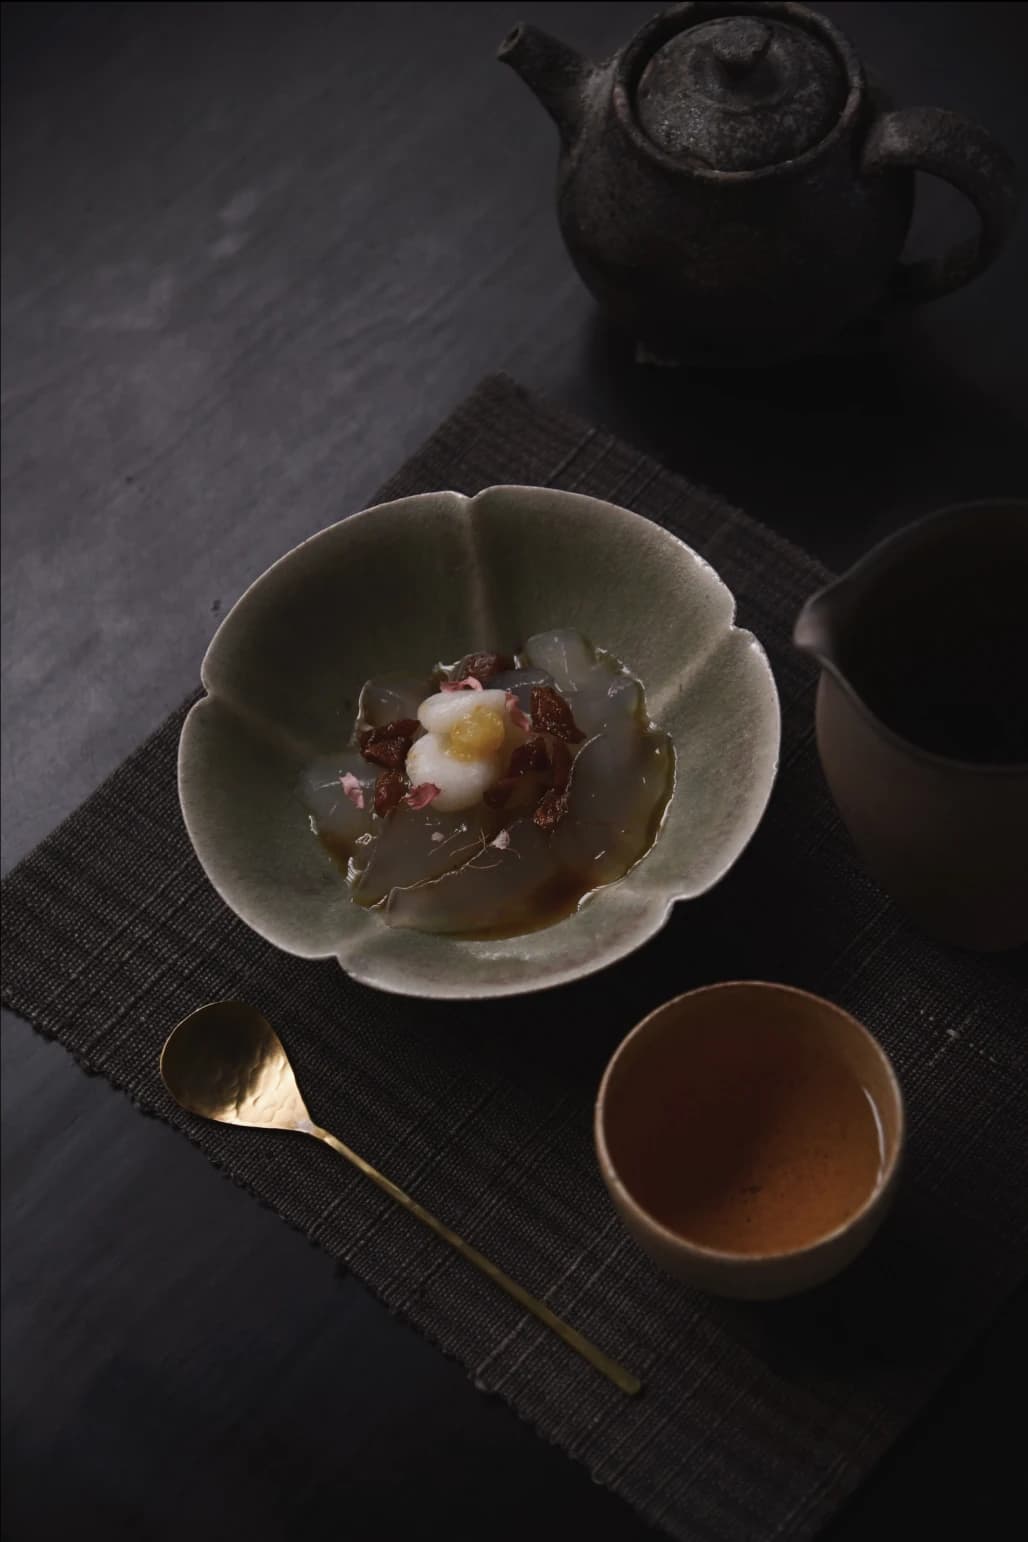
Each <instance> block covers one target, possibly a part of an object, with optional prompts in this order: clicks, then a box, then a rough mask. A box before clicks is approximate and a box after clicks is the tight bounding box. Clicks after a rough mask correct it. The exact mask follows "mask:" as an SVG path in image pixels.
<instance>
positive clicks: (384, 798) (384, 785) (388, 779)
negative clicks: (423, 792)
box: [375, 771, 407, 815]
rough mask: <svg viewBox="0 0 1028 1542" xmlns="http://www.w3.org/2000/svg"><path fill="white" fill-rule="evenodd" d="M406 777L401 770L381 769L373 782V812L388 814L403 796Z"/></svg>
mask: <svg viewBox="0 0 1028 1542" xmlns="http://www.w3.org/2000/svg"><path fill="white" fill-rule="evenodd" d="M406 786H407V778H406V777H405V776H404V774H403V772H402V771H381V772H379V775H378V780H377V781H376V783H375V813H376V814H383V815H384V814H388V813H389V810H390V809H394V808H395V807H396V805H397V804H398V803H399V801H400V799H401V798H402V797H403V794H404V790H405V789H406Z"/></svg>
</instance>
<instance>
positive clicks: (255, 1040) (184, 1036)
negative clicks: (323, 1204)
mask: <svg viewBox="0 0 1028 1542" xmlns="http://www.w3.org/2000/svg"><path fill="white" fill-rule="evenodd" d="M161 1077H162V1078H163V1081H164V1085H165V1086H166V1087H167V1089H168V1091H169V1092H170V1093H171V1095H172V1097H173V1098H174V1099H175V1101H176V1103H178V1104H180V1105H181V1106H182V1107H183V1108H184V1109H186V1110H188V1112H189V1113H191V1114H200V1115H201V1116H202V1117H203V1118H204V1119H218V1120H220V1121H221V1123H222V1124H241V1125H248V1126H249V1127H250V1128H251V1129H257V1130H296V1131H298V1132H299V1133H300V1134H302V1135H313V1136H315V1137H316V1138H317V1139H318V1140H323V1141H324V1142H325V1144H326V1145H327V1146H331V1147H332V1150H333V1151H338V1153H339V1155H340V1156H341V1157H345V1158H346V1160H347V1161H348V1162H352V1163H353V1165H354V1167H357V1168H359V1169H360V1171H361V1172H362V1173H363V1174H364V1176H365V1177H366V1178H370V1179H371V1181H372V1183H374V1184H377V1186H378V1187H379V1188H380V1189H382V1191H383V1192H384V1193H386V1194H388V1195H389V1197H390V1198H391V1199H395V1200H396V1203H397V1204H398V1205H402V1206H403V1208H404V1209H405V1210H408V1211H409V1212H410V1214H411V1215H413V1216H415V1217H416V1218H417V1219H418V1220H419V1221H420V1222H421V1223H422V1225H424V1226H427V1227H428V1228H429V1229H430V1230H431V1231H434V1232H435V1234H436V1236H437V1237H442V1239H443V1241H444V1242H448V1243H449V1244H450V1246H451V1247H452V1248H455V1249H456V1251H457V1252H458V1253H460V1254H461V1256H462V1257H463V1258H466V1259H467V1260H468V1261H469V1263H473V1264H474V1265H475V1268H476V1269H481V1271H482V1273H483V1274H487V1275H488V1276H489V1278H490V1279H491V1280H493V1281H494V1282H495V1283H496V1284H497V1285H499V1286H500V1288H501V1290H505V1291H506V1292H507V1294H508V1296H513V1297H514V1300H515V1301H517V1302H518V1303H519V1304H520V1305H521V1306H523V1307H524V1308H525V1310H526V1311H529V1312H531V1313H532V1315H533V1316H534V1317H537V1318H538V1319H539V1321H540V1322H542V1323H545V1324H546V1326H547V1327H548V1328H551V1329H552V1330H553V1332H554V1333H556V1334H557V1336H558V1337H559V1338H562V1339H563V1340H564V1342H565V1344H570V1346H571V1348H572V1349H574V1350H577V1352H578V1353H579V1354H580V1355H581V1356H582V1357H583V1358H584V1359H586V1360H588V1361H589V1364H590V1365H593V1366H595V1367H596V1369H597V1370H598V1371H602V1372H603V1374H604V1376H608V1377H609V1378H610V1380H611V1381H612V1382H614V1384H615V1386H618V1387H620V1388H621V1390H622V1392H627V1393H629V1394H631V1395H634V1394H635V1393H636V1392H638V1391H640V1389H641V1386H642V1383H641V1382H640V1381H639V1380H638V1378H637V1377H635V1376H633V1375H632V1374H631V1372H629V1371H626V1370H625V1369H624V1367H623V1366H620V1365H618V1363H617V1362H616V1361H615V1360H611V1359H610V1358H609V1356H607V1355H605V1354H604V1353H603V1352H602V1350H599V1349H597V1348H596V1346H595V1344H590V1342H589V1340H588V1339H586V1338H583V1337H582V1335H581V1334H580V1333H578V1332H576V1330H575V1329H574V1328H571V1327H569V1326H568V1324H567V1323H566V1322H562V1321H561V1319H560V1318H559V1317H557V1316H556V1315H555V1313H553V1312H551V1311H550V1309H549V1307H548V1306H546V1305H545V1303H544V1302H542V1301H538V1300H537V1299H536V1298H535V1296H532V1295H530V1294H529V1293H528V1291H527V1290H525V1289H524V1288H523V1287H522V1286H521V1285H519V1284H518V1283H517V1281H516V1280H512V1279H511V1278H510V1276H509V1275H507V1274H504V1272H503V1270H502V1269H499V1268H497V1266H496V1264H494V1263H492V1262H491V1261H490V1260H489V1259H488V1258H485V1257H484V1256H483V1255H482V1254H481V1253H480V1252H479V1251H478V1249H477V1248H473V1247H472V1246H471V1244H470V1243H468V1242H465V1241H464V1239H463V1237H458V1236H457V1233H456V1232H453V1231H451V1230H450V1228H449V1227H448V1226H444V1224H443V1222H442V1221H439V1220H437V1219H436V1217H435V1216H434V1215H430V1214H429V1212H428V1211H427V1210H424V1209H422V1207H421V1206H420V1205H419V1204H418V1202H417V1200H416V1199H411V1197H410V1195H409V1194H405V1193H404V1192H403V1190H402V1189H398V1188H397V1186H396V1184H395V1183H391V1182H390V1180H389V1179H388V1178H386V1177H385V1176H384V1175H383V1174H382V1173H380V1172H377V1171H376V1169H375V1168H374V1167H372V1166H371V1164H370V1162H365V1160H364V1158H363V1157H359V1156H358V1155H357V1153H356V1152H355V1151H351V1150H350V1148H349V1146H344V1145H343V1143H342V1141H341V1140H336V1138H335V1136H334V1135H330V1134H329V1132H328V1131H327V1130H323V1129H321V1127H320V1126H319V1125H316V1124H315V1123H314V1122H313V1120H312V1119H311V1116H310V1114H309V1113H308V1112H307V1106H306V1104H305V1103H304V1101H303V1096H302V1094H301V1092H300V1089H299V1087H298V1086H297V1085H296V1077H295V1075H294V1074H293V1068H292V1066H291V1065H290V1064H289V1058H288V1056H287V1055H286V1052H285V1049H284V1048H283V1047H282V1041H281V1040H280V1038H279V1037H278V1034H277V1033H276V1032H275V1030H274V1029H273V1028H272V1026H271V1024H270V1023H269V1022H268V1020H267V1018H266V1017H262V1016H261V1014H260V1012H258V1011H257V1009H256V1008H255V1007H250V1006H247V1005H246V1003H245V1002H242V1001H212V1002H211V1003H210V1004H209V1005H208V1006H205V1007H199V1008H198V1009H197V1011H195V1012H191V1013H190V1014H189V1016H188V1017H184V1018H183V1019H182V1021H181V1022H180V1023H179V1025H178V1027H177V1028H173V1029H172V1031H171V1033H170V1034H169V1036H168V1039H167V1042H166V1043H165V1046H164V1048H163V1050H162V1051H161Z"/></svg>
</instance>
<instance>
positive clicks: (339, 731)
mask: <svg viewBox="0 0 1028 1542" xmlns="http://www.w3.org/2000/svg"><path fill="white" fill-rule="evenodd" d="M734 613H735V605H734V601H733V599H732V595H731V593H730V592H729V590H728V589H727V588H726V587H725V585H724V584H723V583H722V581H721V579H720V578H719V577H718V576H717V574H716V573H715V572H714V570H713V568H711V567H710V566H709V565H708V564H707V563H706V562H704V561H703V560H702V558H700V557H698V556H697V555H696V553H695V552H693V551H691V550H690V549H689V547H688V546H685V545H683V543H682V542H681V541H679V540H677V539H676V538H675V537H674V536H672V535H670V534H669V533H668V532H667V531H666V530H663V529H661V528H660V526H658V525H654V524H652V523H651V522H650V521H649V520H646V519H643V518H641V517H640V516H639V515H637V514H631V513H629V512H628V511H627V510H625V509H620V508H615V507H614V506H613V505H612V504H609V503H601V502H598V501H597V500H596V499H593V498H585V497H581V496H580V495H578V494H576V493H563V492H554V491H552V490H550V489H546V488H541V487H493V488H489V489H488V490H487V491H485V492H482V493H479V494H478V496H477V497H474V498H466V497H463V496H462V495H461V494H459V493H453V492H441V493H426V494H423V495H420V496H418V497H413V498H402V499H399V500H398V501H397V502H395V503H387V504H381V505H379V506H378V507H377V508H372V509H367V510H365V511H364V512H363V513H360V514H354V515H352V516H351V517H350V518H349V519H345V520H343V521H342V523H340V524H337V525H332V526H330V527H329V528H328V529H327V530H322V531H321V532H320V534H318V535H315V536H312V537H311V539H310V540H308V541H305V542H304V543H303V544H302V545H301V546H298V547H296V548H295V550H293V551H291V552H289V553H287V555H286V556H284V557H283V558H281V560H280V561H278V562H276V563H275V564H274V566H273V567H271V568H269V569H268V571H267V572H266V573H265V574H264V575H263V576H262V577H261V578H259V579H257V581H256V583H254V584H253V585H252V586H251V587H250V588H249V589H248V590H247V591H246V593H245V594H244V595H243V597H242V599H241V600H239V601H238V603H237V604H236V605H235V606H234V607H233V609H232V610H231V611H230V612H229V614H228V615H227V616H226V617H225V620H224V621H223V623H222V625H221V626H220V628H219V629H218V632H217V634H216V635H215V637H214V639H213V641H212V643H211V645H210V648H209V649H208V651H207V656H206V658H205V659H204V663H203V671H202V679H203V684H204V687H205V689H206V691H207V695H206V697H205V698H204V699H203V700H202V701H200V702H198V703H197V705H196V706H195V707H194V708H193V709H192V711H191V712H190V714H189V716H188V718H187V719H186V723H185V726H184V728H183V730H182V738H181V743H180V746H179V794H180V798H181V802H182V812H183V815H184V817H185V822H186V827H187V829H188V831H189V835H190V838H191V840H192V842H193V846H194V848H195V850H196V854H197V856H198V857H199V859H200V862H201V863H202V865H203V868H204V871H205V872H206V874H207V876H208V878H209V879H210V881H211V883H212V884H213V885H214V887H215V889H216V890H217V891H218V893H219V894H220V895H221V897H222V898H223V899H224V900H225V902H226V903H227V904H228V905H230V906H231V908H232V909H233V910H234V911H235V912H236V914H237V915H238V916H240V917H241V919H242V920H243V921H245V922H246V923H247V925H248V926H251V927H253V929H254V930H255V931H256V932H259V933H260V935H261V936H262V937H266V938H267V939H268V941H269V942H273V943H275V944H276V945H277V946H278V947H280V948H283V949H285V951H286V952H288V953H294V954H298V955H299V956H301V957H303V958H336V959H338V961H339V963H340V964H341V965H342V967H343V968H344V969H346V970H347V971H348V972H349V973H350V974H351V975H353V976H354V978H356V979H358V980H361V981H363V982H364V983H365V984H368V985H374V986H378V987H379V988H381V989H383V990H390V991H398V992H401V993H403V994H406V995H413V996H434V997H464V998H473V997H484V996H503V995H514V994H517V993H520V992H524V991H531V990H537V989H541V988H542V987H545V986H551V985H559V984H562V983H564V982H567V981H570V980H575V979H578V978H580V977H581V976H583V975H586V974H590V973H591V972H592V971H594V970H597V969H602V968H603V967H604V966H605V965H608V964H612V963H614V962H615V961H616V960H617V959H620V958H622V957H623V956H624V955H625V954H627V953H630V952H631V951H632V950H633V949H634V948H637V947H638V946H639V945H640V944H641V943H643V942H645V941H646V940H647V939H648V938H649V937H652V936H653V934H654V933H655V932H657V931H658V930H659V929H660V928H661V927H662V926H663V925H664V923H665V921H666V920H667V918H668V916H669V915H670V913H671V910H672V907H673V906H674V904H675V902H676V901H677V900H686V899H693V898H695V897H696V896H697V895H699V894H702V893H703V892H704V890H706V889H709V888H710V887H711V885H712V884H714V883H716V882H717V881H718V879H719V878H722V877H723V876H724V874H725V873H726V872H727V871H728V869H729V868H730V867H731V866H732V863H733V862H734V861H735V860H736V858H737V857H738V856H739V853H740V852H741V851H742V850H743V848H744V846H745V845H746V843H747V841H748V840H749V838H750V836H751V835H752V834H753V832H754V830H755V829H756V827H757V824H758V822H759V820H760V817H761V815H762V814H763V812H764V808H765V805H766V804H767V800H768V796H769V794H770V792H771V785H772V782H773V780H774V775H775V768H776V765H777V758H778V740H779V711H778V696H777V693H776V691H775V685H774V680H773V678H772V675H771V670H770V668H769V666H768V662H767V659H766V657H765V655H764V652H763V650H762V649H761V647H760V645H759V643H758V642H757V641H756V639H755V638H754V637H753V636H752V634H751V633H749V632H746V631H743V630H741V629H740V628H738V627H736V626H734V625H733V618H734ZM552 627H576V628H578V630H580V631H581V632H583V633H585V635H586V636H587V637H589V638H590V639H591V640H592V641H593V642H594V643H596V644H597V645H598V646H600V647H603V648H607V649H609V650H610V651H611V652H613V653H615V654H616V655H617V656H618V657H619V658H620V659H622V660H623V661H624V663H625V664H626V665H627V666H628V667H629V669H631V670H632V672H633V673H635V674H636V675H638V676H639V678H640V679H641V680H642V682H643V684H644V686H645V688H646V693H647V702H648V706H649V711H650V715H651V717H652V718H653V719H654V720H655V721H656V723H657V724H658V725H659V726H660V727H662V728H664V729H665V730H667V732H668V733H670V735H671V736H672V738H673V740H674V745H675V754H676V770H675V788H674V791H673V793H672V796H671V800H670V803H669V805H668V809H667V813H666V815H665V819H664V823H663V826H662V828H661V830H660V833H659V835H658V837H657V840H656V842H655V844H654V846H653V847H652V849H651V850H650V851H649V852H648V853H647V855H646V856H645V857H643V858H642V860H641V861H640V862H639V863H637V864H636V866H635V867H634V868H632V869H631V871H630V872H629V873H628V874H626V876H625V877H624V878H622V879H621V880H620V881H619V882H617V883H614V884H610V885H608V886H607V887H605V888H601V889H598V890H596V891H595V892H594V893H593V894H591V895H590V896H588V897H587V898H586V899H585V900H584V901H583V902H582V904H581V906H580V907H579V909H578V910H577V911H576V912H575V913H574V914H573V915H571V916H568V917H566V918H565V919H564V920H562V921H559V922H557V923H555V924H554V925H552V926H549V927H546V928H544V929H543V930H540V931H536V932H531V933H527V934H525V935H523V936H518V937H510V938H505V939H503V940H497V941H478V940H474V941H472V940H462V939H457V938H452V937H444V936H436V935H429V934H427V933H421V932H416V931H410V930H400V929H394V928H392V927H390V926H387V925H386V924H385V922H384V921H383V920H382V919H381V917H380V916H378V915H376V914H375V913H374V912H373V911H367V910H363V909H361V908H360V907H359V906H358V905H355V904H354V903H353V902H352V901H351V900H350V897H349V891H348V889H347V886H346V883H345V881H344V879H343V877H342V875H341V874H340V872H339V870H338V868H337V867H336V866H335V864H334V863H333V862H332V860H331V858H330V857H329V856H328V854H327V853H326V851H325V850H324V848H323V847H322V845H321V843H320V842H319V841H318V840H316V839H315V838H314V836H312V834H311V832H310V829H309V826H308V817H307V811H306V809H305V807H304V804H303V802H302V800H301V798H300V795H299V791H298V784H299V781H300V776H301V773H302V771H303V769H304V767H305V766H307V765H309V763H310V762H311V761H312V760H314V759H316V758H317V757H318V756H321V755H325V754H328V753H332V752H334V751H336V750H341V749H343V748H344V747H345V746H346V744H347V742H348V740H349V738H350V734H351V731H352V726H353V717H354V711H355V705H356V699H357V695H358V692H359V691H360V688H361V685H362V684H363V683H364V681H365V680H366V679H367V678H368V677H369V676H371V675H381V674H385V673H389V672H392V671H397V672H405V673H409V672H410V671H411V670H412V669H419V668H425V667H426V666H429V667H430V666H431V665H432V664H433V663H434V662H435V661H436V660H437V659H451V658H459V657H460V656H461V655H463V654H465V653H469V652H471V651H473V650H474V649H477V648H488V647H510V646H511V645H513V644H515V643H516V642H518V641H519V640H521V639H523V638H525V637H527V636H530V635H531V634H532V633H533V632H538V631H542V630H544V629H547V628H552Z"/></svg>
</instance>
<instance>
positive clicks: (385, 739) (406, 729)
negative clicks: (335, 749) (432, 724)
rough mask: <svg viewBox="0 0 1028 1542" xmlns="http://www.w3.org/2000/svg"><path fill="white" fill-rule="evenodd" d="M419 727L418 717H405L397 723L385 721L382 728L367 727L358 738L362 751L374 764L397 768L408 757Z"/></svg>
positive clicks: (365, 757) (366, 758) (392, 768)
mask: <svg viewBox="0 0 1028 1542" xmlns="http://www.w3.org/2000/svg"><path fill="white" fill-rule="evenodd" d="M419 727H420V724H419V723H418V720H417V718H413V717H403V718H399V719H398V720H397V721H396V722H395V723H383V724H382V727H381V728H366V729H365V730H364V732H363V733H362V734H360V735H359V737H358V740H357V743H358V744H359V746H360V752H361V754H362V755H363V756H364V759H365V760H370V761H371V762H372V763H373V764H374V765H376V766H385V767H386V769H387V770H390V771H391V770H395V769H396V768H397V767H399V766H402V765H403V763H404V761H405V760H406V759H407V751H408V750H409V749H410V747H411V741H412V739H413V738H414V735H415V734H416V733H417V731H418V728H419Z"/></svg>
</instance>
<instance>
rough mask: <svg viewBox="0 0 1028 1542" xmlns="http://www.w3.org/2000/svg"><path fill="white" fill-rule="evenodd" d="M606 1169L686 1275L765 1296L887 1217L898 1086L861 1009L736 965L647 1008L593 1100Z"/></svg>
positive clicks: (848, 1253) (630, 1208)
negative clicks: (746, 973) (741, 974)
mask: <svg viewBox="0 0 1028 1542" xmlns="http://www.w3.org/2000/svg"><path fill="white" fill-rule="evenodd" d="M595 1139H596V1150H597V1155H598V1157H599V1163H600V1170H601V1172H602V1174H603V1178H604V1182H605V1183H606V1185H607V1188H608V1190H609V1191H610V1195H611V1198H612V1199H613V1201H614V1204H615V1206H616V1207H617V1209H618V1211H619V1212H620V1215H621V1218H622V1220H623V1221H624V1223H625V1225H626V1226H627V1227H628V1230H629V1231H630V1232H631V1234H632V1236H633V1237H634V1238H635V1240H636V1241H637V1242H638V1243H639V1245H640V1246H641V1247H642V1248H643V1249H644V1250H645V1251H646V1252H647V1253H648V1254H649V1255H650V1257H651V1258H652V1259H653V1260H654V1261H655V1262H656V1263H657V1264H659V1265H660V1267H661V1268H662V1269H664V1270H666V1271H667V1273H669V1274H672V1275H675V1276H676V1277H677V1278H678V1279H681V1280H685V1281H687V1282H688V1283H689V1284H691V1285H695V1286H697V1287H699V1288H700V1289H701V1290H706V1291H709V1292H711V1293H712V1294H714V1295H720V1296H734V1297H737V1298H740V1299H749V1300H769V1299H772V1298H775V1297H779V1296H787V1295H792V1294H793V1293H795V1292H797V1291H801V1290H806V1289H808V1288H810V1287H811V1286H814V1285H820V1284H822V1283H823V1282H824V1281H825V1280H828V1279H830V1278H831V1277H832V1276H833V1275H835V1274H838V1273H839V1271H840V1270H841V1269H843V1268H844V1267H845V1266H846V1265H847V1264H848V1263H850V1261H851V1260H852V1259H853V1258H855V1257H856V1255H857V1254H858V1253H860V1252H861V1251H862V1249H863V1248H864V1247H866V1245H867V1243H868V1242H869V1241H870V1239H871V1237H872V1236H873V1235H874V1233H875V1231H876V1230H877V1229H878V1226H879V1225H880V1223H881V1221H882V1220H883V1219H884V1217H885V1214H886V1212H887V1210H888V1207H889V1204H890V1201H891V1199H892V1196H893V1192H894V1189H895V1185H896V1179H897V1174H898V1171H899V1165H900V1156H901V1152H902V1149H903V1140H904V1111H903V1097H902V1094H901V1092H900V1088H899V1083H898V1081H897V1079H896V1075H895V1073H894V1071H893V1069H892V1066H891V1064H890V1062H889V1060H888V1057H887V1056H886V1054H885V1052H884V1050H883V1049H882V1048H881V1047H880V1045H879V1044H878V1043H877V1041H876V1040H875V1039H874V1038H872V1036H871V1034H870V1033H869V1032H868V1031H867V1029H866V1028H864V1027H863V1026H862V1025H861V1024H860V1023H859V1022H857V1020H856V1018H854V1017H851V1016H850V1015H849V1013H848V1012H844V1011H843V1010H842V1008H841V1007H837V1006H835V1005H833V1004H832V1003H831V1002H829V1001H825V1000H823V999H822V998H820V997H818V996H813V995H810V994H808V993H807V992H806V991H802V990H797V989H794V988H793V987H791V986H787V985H772V984H766V983H763V982H760V981H734V982H731V983H727V984H723V985H711V986H706V987H704V988H703V989H701V990H695V991H690V992H689V993H688V994H687V995H684V996H678V997H676V998H675V999H674V1000H673V1001H668V1002H665V1004H664V1005H663V1006H661V1007H658V1008H657V1010H656V1011H654V1012H651V1013H650V1015H649V1016H648V1017H646V1018H644V1019H643V1021H642V1022H641V1023H639V1024H638V1026H637V1027H636V1028H634V1029H633V1030H632V1032H631V1033H630V1034H629V1035H628V1037H627V1038H626V1039H625V1040H624V1041H623V1042H622V1044H621V1045H620V1047H619V1048H618V1049H617V1051H616V1052H615V1054H614V1056H613V1058H612V1060H611V1061H610V1064H609V1065H608V1067H607V1070H606V1072H605V1074H604V1077H603V1081H602V1083H601V1085H600V1090H599V1095H598V1098H597V1102H596V1116H595Z"/></svg>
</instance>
